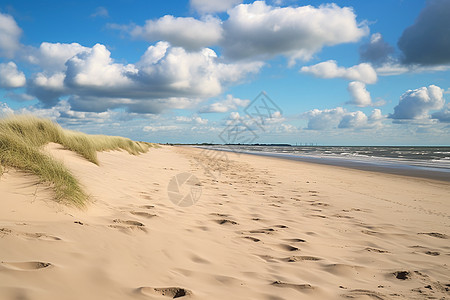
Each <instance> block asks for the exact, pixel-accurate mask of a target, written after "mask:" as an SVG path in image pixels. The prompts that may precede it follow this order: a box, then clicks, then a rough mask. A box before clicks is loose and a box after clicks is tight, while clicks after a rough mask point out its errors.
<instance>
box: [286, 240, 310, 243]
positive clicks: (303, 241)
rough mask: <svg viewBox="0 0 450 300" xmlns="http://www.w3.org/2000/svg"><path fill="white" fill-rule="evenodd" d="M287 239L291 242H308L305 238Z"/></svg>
mask: <svg viewBox="0 0 450 300" xmlns="http://www.w3.org/2000/svg"><path fill="white" fill-rule="evenodd" d="M285 241H287V242H291V243H306V241H305V240H304V239H285Z"/></svg>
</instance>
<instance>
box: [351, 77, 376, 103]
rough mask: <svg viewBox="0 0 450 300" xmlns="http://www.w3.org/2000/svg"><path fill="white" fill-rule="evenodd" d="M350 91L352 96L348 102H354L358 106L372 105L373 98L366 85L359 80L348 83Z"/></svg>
mask: <svg viewBox="0 0 450 300" xmlns="http://www.w3.org/2000/svg"><path fill="white" fill-rule="evenodd" d="M347 89H348V92H349V93H350V96H351V98H352V100H351V101H349V102H347V104H352V105H355V106H358V107H367V106H371V105H372V98H371V97H370V93H369V91H367V89H366V85H365V84H364V83H362V82H359V81H352V82H350V83H349V84H348V88H347Z"/></svg>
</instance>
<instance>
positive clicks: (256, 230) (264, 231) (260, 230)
mask: <svg viewBox="0 0 450 300" xmlns="http://www.w3.org/2000/svg"><path fill="white" fill-rule="evenodd" d="M249 232H250V233H264V234H271V233H273V232H275V229H273V228H262V229H255V230H250V231H249Z"/></svg>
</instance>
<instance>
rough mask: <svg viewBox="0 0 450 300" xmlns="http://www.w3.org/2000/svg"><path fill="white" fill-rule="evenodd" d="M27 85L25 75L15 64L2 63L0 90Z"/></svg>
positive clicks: (0, 68) (0, 67)
mask: <svg viewBox="0 0 450 300" xmlns="http://www.w3.org/2000/svg"><path fill="white" fill-rule="evenodd" d="M25 83H26V79H25V74H23V72H21V71H19V70H18V69H17V65H16V64H15V63H14V62H12V61H11V62H9V63H0V88H7V89H8V88H19V87H23V86H24V85H25Z"/></svg>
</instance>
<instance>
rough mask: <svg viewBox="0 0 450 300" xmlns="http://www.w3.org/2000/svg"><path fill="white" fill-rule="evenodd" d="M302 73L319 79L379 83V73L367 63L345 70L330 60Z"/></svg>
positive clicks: (307, 68)
mask: <svg viewBox="0 0 450 300" xmlns="http://www.w3.org/2000/svg"><path fill="white" fill-rule="evenodd" d="M300 72H302V73H307V74H312V75H314V76H316V77H319V78H343V79H348V80H356V81H361V82H364V83H367V84H372V83H375V82H377V79H378V78H377V72H376V71H375V70H374V68H373V67H372V66H371V65H370V64H367V63H361V64H359V65H356V66H353V67H350V68H345V67H339V66H338V65H337V62H336V61H334V60H328V61H325V62H321V63H318V64H316V65H312V66H304V67H302V68H301V69H300Z"/></svg>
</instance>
